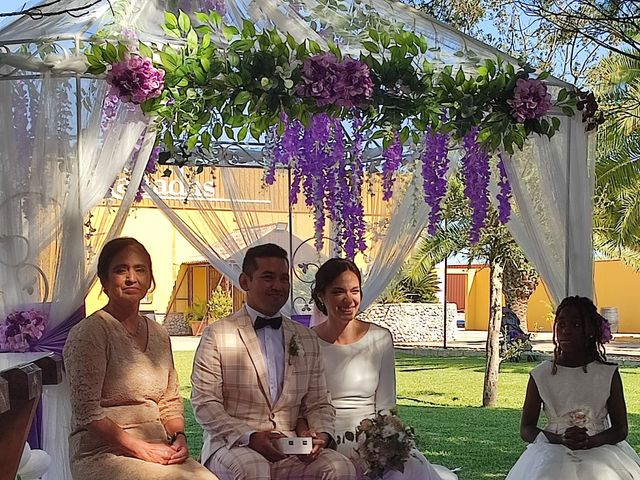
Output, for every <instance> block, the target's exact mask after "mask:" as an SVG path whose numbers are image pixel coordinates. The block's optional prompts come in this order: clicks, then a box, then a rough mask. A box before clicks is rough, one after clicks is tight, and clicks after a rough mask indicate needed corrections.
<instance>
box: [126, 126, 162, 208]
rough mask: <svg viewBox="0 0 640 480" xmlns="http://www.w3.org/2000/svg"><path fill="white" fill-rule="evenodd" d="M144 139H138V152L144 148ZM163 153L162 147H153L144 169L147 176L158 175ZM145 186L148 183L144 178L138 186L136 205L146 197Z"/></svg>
mask: <svg viewBox="0 0 640 480" xmlns="http://www.w3.org/2000/svg"><path fill="white" fill-rule="evenodd" d="M143 139H144V136H140V138H139V139H138V143H137V144H136V146H135V147H134V148H135V149H137V150H138V151H139V150H140V148H141V147H142V140H143ZM161 151H162V148H160V147H153V148H152V149H151V153H150V154H149V160H147V164H146V165H145V167H144V174H145V175H150V174H152V173H156V171H157V170H158V158H159V156H160V152H161ZM137 154H138V153H137V152H136V153H135V154H134V155H137ZM145 185H147V181H146V180H145V179H144V177H143V178H142V180H140V185H138V191H137V192H136V196H135V198H134V199H133V201H134V202H135V203H140V202H141V201H142V199H143V197H144V187H145Z"/></svg>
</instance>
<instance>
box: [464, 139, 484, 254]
mask: <svg viewBox="0 0 640 480" xmlns="http://www.w3.org/2000/svg"><path fill="white" fill-rule="evenodd" d="M462 143H463V146H464V150H465V155H464V158H463V160H462V174H463V176H464V179H465V187H464V193H465V195H466V196H467V198H468V199H469V204H470V205H471V210H472V217H471V231H470V232H469V241H470V242H471V243H477V242H478V240H480V230H482V227H483V226H484V221H485V219H486V218H487V211H488V209H489V177H490V175H491V171H490V169H489V154H488V153H487V151H486V150H485V149H484V148H483V147H482V146H481V145H480V144H479V143H478V127H474V128H472V129H471V131H470V132H469V133H467V134H466V135H465V136H464V138H463V140H462Z"/></svg>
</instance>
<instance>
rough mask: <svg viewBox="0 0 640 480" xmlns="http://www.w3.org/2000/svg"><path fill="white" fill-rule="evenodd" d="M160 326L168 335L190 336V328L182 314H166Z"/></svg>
mask: <svg viewBox="0 0 640 480" xmlns="http://www.w3.org/2000/svg"><path fill="white" fill-rule="evenodd" d="M162 324H163V325H164V328H166V329H167V332H168V333H169V335H191V326H190V325H189V322H187V320H186V318H185V317H184V314H182V313H167V315H166V316H165V317H164V321H163V323H162Z"/></svg>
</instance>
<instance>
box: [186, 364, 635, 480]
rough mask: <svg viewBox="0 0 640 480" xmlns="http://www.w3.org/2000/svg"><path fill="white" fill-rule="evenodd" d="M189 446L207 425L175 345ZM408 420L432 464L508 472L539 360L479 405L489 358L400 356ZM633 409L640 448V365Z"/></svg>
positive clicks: (519, 367) (630, 384)
mask: <svg viewBox="0 0 640 480" xmlns="http://www.w3.org/2000/svg"><path fill="white" fill-rule="evenodd" d="M174 356H175V361H176V368H177V369H178V373H179V375H180V381H181V383H182V387H181V389H180V392H181V394H182V396H183V397H184V403H185V411H186V419H187V433H188V436H189V448H190V450H191V453H192V455H194V456H197V455H199V453H200V448H201V443H202V442H201V429H200V427H199V426H198V424H197V423H196V421H195V420H194V418H193V413H192V411H191V405H190V403H189V394H190V389H191V386H190V383H189V376H190V374H191V362H192V360H193V352H176V353H175V354H174ZM396 362H397V363H396V370H397V385H398V387H397V388H398V404H399V412H400V416H401V417H402V419H403V420H404V421H405V422H406V423H407V424H409V425H412V426H413V427H414V428H415V430H416V435H417V438H418V447H419V449H420V450H421V451H422V452H423V453H424V454H425V455H426V456H427V458H428V459H429V460H430V461H431V462H433V463H440V464H442V465H445V466H447V467H449V468H455V467H461V468H462V470H460V471H459V472H458V476H459V477H460V480H481V479H501V478H504V477H505V476H506V474H507V472H508V471H509V468H510V467H511V465H513V464H514V463H515V461H516V459H517V458H518V456H519V455H520V454H521V453H522V451H523V450H524V448H525V446H526V445H525V443H524V442H523V441H522V440H520V436H519V433H518V426H519V422H520V408H521V406H522V402H523V400H524V392H525V387H526V384H527V379H528V374H529V371H530V370H531V369H532V368H533V367H534V366H535V364H533V363H503V364H502V365H501V367H500V380H499V384H498V392H499V393H498V407H497V408H491V409H487V408H481V407H478V405H479V404H480V402H481V399H482V379H483V376H484V359H483V358H480V357H474V358H429V357H417V356H412V355H405V354H399V355H398V356H397V357H396ZM621 373H622V381H623V383H624V388H625V395H626V399H627V409H628V411H629V432H630V433H629V439H628V440H629V443H631V445H632V446H633V447H634V448H635V449H636V450H639V449H640V368H638V367H624V368H622V369H621Z"/></svg>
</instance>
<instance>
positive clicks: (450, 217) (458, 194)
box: [402, 177, 538, 406]
mask: <svg viewBox="0 0 640 480" xmlns="http://www.w3.org/2000/svg"><path fill="white" fill-rule="evenodd" d="M463 188H464V187H463V182H462V180H461V179H460V178H458V177H454V178H452V179H451V180H450V181H449V185H448V191H447V196H446V198H445V201H444V205H443V217H444V219H445V221H443V222H442V223H441V225H440V228H439V229H438V230H437V231H436V234H435V235H434V236H425V237H423V238H422V239H421V241H420V242H419V244H418V246H417V248H416V250H415V251H414V252H413V254H412V256H411V258H410V259H409V261H408V262H407V264H406V265H405V267H404V269H403V273H402V275H404V276H409V277H412V278H419V277H420V276H421V275H425V274H426V273H428V272H430V271H431V270H432V269H433V267H434V265H436V264H437V263H439V262H440V261H442V260H444V259H445V258H446V257H447V256H449V255H450V254H451V253H454V252H461V251H464V252H465V253H466V254H467V256H468V257H469V259H471V260H473V259H482V260H484V261H486V262H487V263H488V264H489V267H490V270H491V281H490V315H489V328H488V329H487V368H486V371H485V383H484V390H483V399H482V405H483V406H495V404H496V400H497V381H498V368H499V365H500V345H499V336H500V326H501V320H502V308H501V307H502V293H503V285H506V287H507V289H506V291H505V292H504V293H505V295H506V296H507V298H508V299H509V298H511V299H512V301H513V303H514V305H520V304H521V303H524V305H525V308H524V309H523V310H522V309H521V310H520V312H519V313H520V314H521V315H523V316H522V317H520V318H521V319H526V304H527V302H528V300H529V296H530V295H531V294H532V293H533V290H534V289H535V288H531V286H532V285H533V284H537V281H538V277H537V273H536V272H535V270H534V269H533V268H532V267H531V265H530V264H529V263H528V262H527V261H526V259H525V256H524V254H523V253H522V251H521V250H520V248H519V247H518V245H517V244H516V242H515V240H514V239H513V237H512V236H511V234H510V233H509V231H508V230H507V228H506V227H505V226H504V225H501V224H500V222H499V221H498V214H497V211H496V210H495V209H493V208H492V209H491V210H490V212H489V215H488V217H487V221H486V224H485V228H484V229H483V231H482V234H481V237H480V240H479V242H478V243H477V244H475V245H469V241H468V235H469V219H470V218H471V215H470V212H469V207H468V203H467V200H466V199H465V197H464V195H463ZM505 267H506V270H505ZM505 272H506V277H505ZM516 291H518V292H517V294H516V293H515V292H516Z"/></svg>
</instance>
